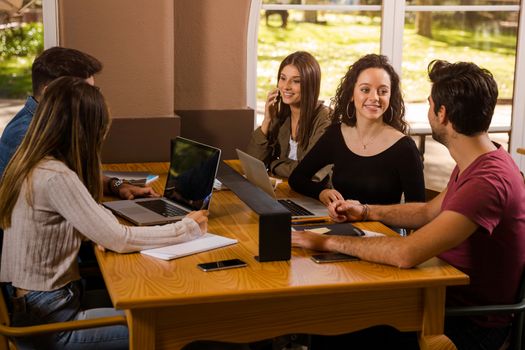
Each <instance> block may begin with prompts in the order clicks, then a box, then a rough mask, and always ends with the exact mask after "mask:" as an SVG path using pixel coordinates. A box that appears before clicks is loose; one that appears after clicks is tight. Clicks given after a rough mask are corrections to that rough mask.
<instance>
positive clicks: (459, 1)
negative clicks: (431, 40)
mask: <svg viewBox="0 0 525 350" xmlns="http://www.w3.org/2000/svg"><path fill="white" fill-rule="evenodd" d="M406 2H407V5H449V6H458V5H519V3H520V0H407V1H406Z"/></svg>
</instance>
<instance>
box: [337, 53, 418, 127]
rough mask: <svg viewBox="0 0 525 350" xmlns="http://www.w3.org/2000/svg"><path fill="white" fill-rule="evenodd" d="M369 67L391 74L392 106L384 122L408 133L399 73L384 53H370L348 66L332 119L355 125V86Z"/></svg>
mask: <svg viewBox="0 0 525 350" xmlns="http://www.w3.org/2000/svg"><path fill="white" fill-rule="evenodd" d="M368 68H381V69H383V70H385V72H387V73H388V75H389V76H390V85H391V86H390V103H389V104H390V108H389V109H388V111H387V112H385V113H384V114H383V122H385V123H386V124H388V125H390V126H392V127H393V128H395V129H397V130H399V131H401V132H402V133H404V134H406V133H407V132H408V123H407V122H406V121H405V103H404V102H403V96H402V94H401V86H400V85H401V84H400V79H399V75H397V73H396V71H395V70H394V67H392V65H391V64H390V63H389V62H388V58H387V57H386V56H384V55H377V54H368V55H365V56H363V57H361V58H360V59H358V60H357V61H356V62H355V63H354V64H352V65H351V66H350V67H348V71H347V72H346V74H345V76H344V77H343V78H342V79H341V83H340V84H339V86H338V87H337V91H336V94H335V97H334V98H333V99H332V105H333V112H332V120H333V121H334V122H342V123H345V124H347V125H349V126H355V125H356V122H357V119H356V116H355V105H354V103H352V96H353V94H354V87H355V84H356V82H357V79H358V77H359V75H360V74H361V72H363V71H364V70H366V69H368Z"/></svg>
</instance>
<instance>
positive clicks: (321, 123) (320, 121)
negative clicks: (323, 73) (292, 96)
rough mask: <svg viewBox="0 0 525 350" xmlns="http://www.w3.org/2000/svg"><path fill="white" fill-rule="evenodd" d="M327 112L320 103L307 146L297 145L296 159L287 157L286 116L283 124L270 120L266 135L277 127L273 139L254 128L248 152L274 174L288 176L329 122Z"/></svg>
mask: <svg viewBox="0 0 525 350" xmlns="http://www.w3.org/2000/svg"><path fill="white" fill-rule="evenodd" d="M329 114H330V109H329V108H328V107H326V106H325V105H323V104H321V103H320V104H319V107H318V109H317V115H316V116H315V118H314V123H313V131H312V135H311V136H310V140H309V142H308V145H307V147H306V148H304V147H302V146H301V145H298V147H297V159H298V160H292V159H290V158H288V154H289V153H290V143H289V142H290V129H291V126H290V123H291V120H290V118H287V119H286V120H285V121H284V123H283V124H280V123H279V122H278V121H277V120H272V122H271V124H270V127H269V129H268V135H275V134H276V131H277V130H276V129H278V133H277V138H276V139H275V140H269V139H268V138H267V136H266V135H264V134H263V132H262V131H261V127H258V128H257V129H255V131H254V132H253V134H252V138H251V140H250V144H249V145H248V153H249V154H251V155H252V156H254V157H256V158H258V159H260V160H262V161H263V162H264V163H265V164H266V165H267V166H268V168H269V169H270V171H271V172H272V173H274V174H275V175H278V176H282V177H289V176H290V174H291V173H292V171H293V170H294V169H295V167H296V166H297V164H298V163H299V161H301V160H302V159H303V157H304V156H305V155H306V154H307V153H308V151H310V149H311V148H312V147H313V146H314V145H315V144H316V142H317V141H318V140H319V138H320V137H321V136H322V135H323V134H324V132H325V130H326V128H327V127H328V126H329V125H330V124H331V121H330V117H329Z"/></svg>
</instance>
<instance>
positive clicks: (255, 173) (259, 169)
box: [236, 149, 328, 220]
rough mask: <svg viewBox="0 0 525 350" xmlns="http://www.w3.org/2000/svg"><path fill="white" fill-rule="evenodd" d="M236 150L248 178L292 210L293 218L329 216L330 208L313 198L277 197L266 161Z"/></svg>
mask: <svg viewBox="0 0 525 350" xmlns="http://www.w3.org/2000/svg"><path fill="white" fill-rule="evenodd" d="M236 151H237V156H238V157H239V160H240V161H241V166H242V168H243V170H244V174H245V175H246V179H248V181H250V182H251V183H252V184H253V185H255V186H257V187H259V188H260V189H261V190H263V191H264V192H266V193H268V194H269V195H270V196H271V197H273V198H275V199H276V200H277V201H278V202H279V203H281V204H282V205H283V206H284V207H285V208H286V209H288V210H290V212H291V213H292V220H294V219H301V218H309V217H325V216H328V209H327V208H326V207H325V206H324V205H323V204H322V203H321V202H320V201H317V200H315V199H313V198H310V197H300V198H279V199H277V198H276V196H275V191H274V188H273V186H272V182H271V180H270V177H269V176H268V172H267V171H266V166H265V165H264V163H263V162H262V161H260V160H259V159H257V158H255V157H252V156H251V155H249V154H248V153H245V152H243V151H241V150H240V149H236Z"/></svg>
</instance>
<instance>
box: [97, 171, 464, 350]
mask: <svg viewBox="0 0 525 350" xmlns="http://www.w3.org/2000/svg"><path fill="white" fill-rule="evenodd" d="M167 167H168V165H167V164H166V163H144V164H119V165H106V166H105V169H110V170H128V171H149V172H152V173H155V174H159V175H161V176H160V179H159V180H158V181H157V182H156V183H155V184H154V186H153V187H154V188H155V190H157V191H158V192H159V193H162V187H163V185H164V182H165V178H166V173H167ZM279 191H280V192H281V194H282V195H290V194H291V193H289V192H291V191H290V190H289V187H288V186H287V184H286V183H285V184H281V185H279ZM356 226H358V227H361V228H364V229H368V230H374V231H377V232H383V233H385V234H393V232H392V231H390V230H389V229H388V228H387V227H385V226H384V225H382V224H381V223H378V222H366V223H357V224H356ZM209 231H210V232H212V233H216V234H220V235H224V236H227V237H231V238H236V239H238V241H239V243H238V244H235V245H233V246H229V247H225V248H221V249H217V250H213V251H208V252H204V253H200V254H196V255H192V256H188V257H184V258H180V259H175V260H172V261H164V260H158V259H155V258H152V257H149V256H144V255H141V254H139V253H133V254H116V253H113V252H100V251H98V250H97V251H96V255H97V259H98V262H99V264H100V268H101V270H102V273H103V276H104V280H105V282H106V285H107V288H108V291H109V293H110V295H111V299H112V301H113V304H114V306H115V307H116V308H117V309H122V310H126V313H127V317H128V325H129V330H130V349H180V348H181V347H182V346H184V345H185V344H187V343H189V342H192V341H195V340H218V341H231V342H249V341H255V340H260V339H264V338H271V337H275V336H278V335H282V334H288V333H311V334H326V335H334V334H342V333H346V332H350V331H355V330H359V329H363V328H366V327H369V326H373V325H379V324H386V325H391V326H394V327H396V328H397V329H399V330H402V331H419V332H420V345H421V348H422V349H427V348H440V349H454V346H453V345H452V343H451V342H450V341H449V340H448V338H446V337H445V336H443V320H444V302H445V289H446V287H447V286H451V285H460V284H466V283H468V277H467V276H466V275H465V274H463V273H461V272H460V271H458V270H456V269H455V268H453V267H451V266H450V265H448V264H446V263H444V262H443V261H441V260H439V259H437V258H433V259H430V260H429V261H427V262H425V263H423V264H421V265H419V266H418V267H416V268H413V269H399V268H395V267H390V266H385V265H380V264H374V263H369V262H364V261H352V262H344V263H330V264H316V263H314V262H313V261H312V260H310V258H309V257H310V255H311V254H312V252H311V251H306V250H304V249H299V248H294V249H293V251H292V259H291V260H290V261H287V262H266V263H259V262H257V261H256V260H254V258H253V257H254V256H255V255H256V254H257V251H258V249H257V242H258V232H257V231H258V226H257V216H256V214H255V213H254V212H252V211H251V210H250V209H249V208H248V207H247V206H246V205H245V204H244V203H243V202H241V201H240V200H239V199H238V198H237V197H236V196H235V195H234V194H233V193H232V192H231V191H218V192H216V193H215V194H214V195H213V199H212V204H211V208H210V221H209ZM231 258H240V259H242V260H244V261H246V262H247V263H248V266H247V267H246V268H239V269H232V270H222V271H216V272H203V271H200V270H199V269H198V268H197V264H199V263H203V262H209V261H215V260H221V259H231Z"/></svg>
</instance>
